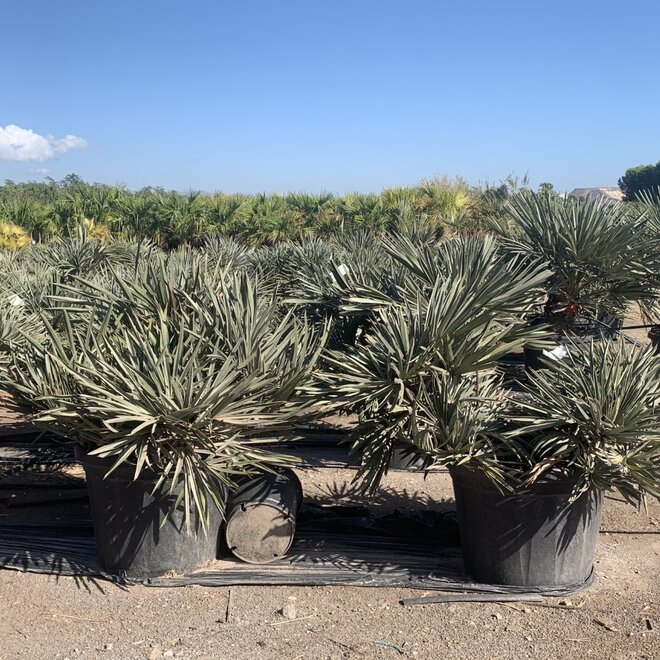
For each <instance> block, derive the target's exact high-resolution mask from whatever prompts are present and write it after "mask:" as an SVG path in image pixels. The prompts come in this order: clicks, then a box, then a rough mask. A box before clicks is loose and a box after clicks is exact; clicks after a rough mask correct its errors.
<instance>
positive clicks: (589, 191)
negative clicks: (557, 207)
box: [568, 188, 623, 202]
mask: <svg viewBox="0 0 660 660" xmlns="http://www.w3.org/2000/svg"><path fill="white" fill-rule="evenodd" d="M568 196H569V197H576V198H578V199H587V198H588V197H597V198H600V199H609V200H611V201H614V202H622V201H623V192H622V191H621V190H619V188H576V189H575V190H572V191H571V192H570V193H568Z"/></svg>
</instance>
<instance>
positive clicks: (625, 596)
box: [0, 470, 660, 660]
mask: <svg viewBox="0 0 660 660" xmlns="http://www.w3.org/2000/svg"><path fill="white" fill-rule="evenodd" d="M351 476H352V473H351V472H350V471H348V470H319V471H312V472H307V473H305V474H304V475H303V480H304V489H305V493H306V496H308V497H316V498H320V499H322V500H326V501H335V500H338V499H342V500H343V499H344V497H342V494H344V495H345V492H346V482H347V479H350V477H351ZM451 500H452V491H451V484H450V481H449V478H448V477H447V475H443V474H440V475H435V476H433V477H430V478H429V479H427V480H426V481H425V480H424V479H423V478H422V476H421V475H414V474H410V473H405V472H397V473H391V474H390V475H389V476H388V478H387V479H386V481H385V483H384V489H383V495H382V497H381V498H379V500H377V501H376V502H375V503H374V505H373V506H374V507H377V508H379V509H381V510H391V509H393V508H394V507H395V506H399V507H400V506H401V505H402V504H403V506H404V508H405V507H408V508H412V507H415V506H419V502H423V503H424V506H428V507H432V508H440V509H444V508H447V507H448V506H451V504H452V501H451ZM596 571H597V581H596V583H595V585H594V586H593V587H592V588H591V589H590V590H589V591H587V592H584V593H583V594H579V595H577V596H575V597H574V598H572V599H571V600H570V603H569V604H568V605H567V606H560V605H559V603H558V601H556V600H549V601H547V603H546V605H547V606H538V605H534V604H528V605H522V604H515V605H510V606H507V605H503V604H499V605H498V604H453V605H447V604H444V605H424V606H417V607H412V608H404V607H402V606H401V605H400V604H399V600H400V599H401V598H405V597H414V596H419V595H421V594H420V592H418V591H413V590H406V589H375V588H357V587H355V588H353V587H351V588H349V587H325V588H319V587H313V588H311V587H310V588H303V587H232V588H231V590H229V589H227V588H204V587H185V588H177V589H154V588H149V587H143V586H139V587H132V588H130V589H128V590H122V589H120V588H119V587H116V586H113V585H111V584H108V583H105V582H98V583H89V582H88V583H81V582H79V581H76V580H74V579H73V578H60V579H56V578H54V577H47V576H44V575H34V574H25V573H18V572H13V571H0V602H2V603H3V607H2V616H1V617H0V658H2V659H7V660H13V659H18V658H30V659H31V660H32V659H34V660H37V659H40V658H60V659H61V660H63V659H64V658H69V659H70V660H74V659H77V658H107V659H108V660H111V659H122V660H123V659H129V658H141V659H145V658H152V659H155V658H168V657H178V658H227V659H231V660H241V659H250V658H259V659H270V658H273V659H275V658H277V659H280V658H284V659H290V660H293V659H294V658H295V659H298V660H302V659H317V658H332V659H334V660H338V659H340V658H397V657H409V658H424V659H427V658H428V659H435V658H443V657H447V658H471V659H473V660H476V659H479V658H491V659H493V658H502V659H504V658H573V657H594V658H599V659H604V658H617V659H618V658H649V659H651V658H659V659H660V505H658V504H657V503H654V504H652V505H651V506H650V508H649V514H648V515H647V514H645V513H643V512H639V513H638V512H636V511H635V510H634V509H632V508H631V507H629V506H627V505H626V504H624V503H623V502H621V501H620V500H619V499H618V498H608V499H607V502H606V508H605V514H604V520H603V526H602V533H601V536H600V540H599V548H598V554H597V563H596ZM230 592H231V596H230ZM551 606H552V607H551ZM282 608H286V610H285V612H286V615H287V616H283V615H282V614H281V613H280V610H281V609H282Z"/></svg>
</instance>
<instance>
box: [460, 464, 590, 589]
mask: <svg viewBox="0 0 660 660" xmlns="http://www.w3.org/2000/svg"><path fill="white" fill-rule="evenodd" d="M451 477H452V480H453V482H454V493H455V496H456V506H457V509H458V521H459V531H460V536H461V549H462V553H463V562H464V564H465V570H466V572H467V573H468V574H469V575H471V576H472V578H473V579H474V580H476V581H477V582H484V583H488V584H503V585H517V586H524V587H547V588H549V589H550V588H558V587H563V588H567V589H579V588H580V587H582V586H584V585H585V584H586V583H587V581H588V580H589V578H590V576H591V573H592V569H593V559H594V551H595V548H596V541H597V538H598V530H599V527H600V516H601V509H602V501H603V494H602V491H599V490H591V491H589V492H587V493H585V494H584V495H582V496H581V497H579V498H578V499H577V500H575V501H574V502H571V501H570V493H571V489H572V486H573V484H574V483H575V481H574V480H573V479H568V478H561V477H552V476H547V477H546V478H544V479H543V480H541V481H539V482H537V483H536V484H534V485H533V486H531V487H530V488H529V489H528V490H526V491H525V492H520V493H516V494H502V493H500V492H499V491H498V490H497V489H496V488H495V487H494V486H493V485H492V484H491V483H490V481H488V479H487V478H486V477H484V476H483V474H481V473H480V472H476V471H473V470H468V469H466V468H454V469H452V470H451Z"/></svg>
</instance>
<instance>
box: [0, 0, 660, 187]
mask: <svg viewBox="0 0 660 660" xmlns="http://www.w3.org/2000/svg"><path fill="white" fill-rule="evenodd" d="M0 12H1V13H0V16H1V17H2V24H3V30H2V39H1V40H0V57H1V61H2V62H3V64H4V66H3V75H2V86H1V87H0V130H1V131H4V133H2V132H0V158H2V159H0V180H4V179H7V178H9V179H13V180H16V181H20V180H26V179H39V178H40V177H42V176H44V175H45V174H46V170H48V173H49V174H50V175H51V176H53V177H54V178H56V179H60V178H62V177H64V176H65V175H66V174H68V173H70V172H75V173H77V174H79V175H80V176H82V177H83V178H84V179H86V180H89V181H100V182H105V183H125V184H126V185H128V187H129V188H139V187H141V186H146V185H161V186H164V187H166V188H175V189H179V190H187V189H191V188H192V189H201V190H207V191H213V190H224V191H227V192H235V191H238V192H256V191H271V192H272V191H280V192H286V191H290V190H309V191H320V190H329V191H334V192H340V193H341V192H346V191H351V190H360V191H378V190H380V189H381V188H383V187H388V186H394V185H409V184H414V183H417V182H418V181H420V180H421V179H424V178H431V177H433V176H436V175H449V176H452V177H453V176H462V177H464V178H466V179H467V180H468V181H469V182H470V183H473V184H477V183H479V182H485V181H489V182H491V183H497V182H499V181H500V180H501V179H503V178H504V177H506V176H507V175H508V174H510V173H515V174H518V175H523V174H525V173H526V172H527V173H529V176H530V178H531V182H532V184H534V185H538V183H540V182H541V181H551V182H553V183H554V185H555V187H556V188H557V189H559V190H570V189H572V188H574V187H578V186H592V185H593V186H596V185H616V181H617V179H618V177H619V176H621V175H622V174H623V172H624V171H625V170H626V168H628V167H631V166H634V165H638V164H642V163H655V162H656V161H658V160H660V121H659V117H660V66H659V65H658V62H659V56H658V26H660V3H658V2H657V1H656V0H645V1H637V2H636V1H635V0H632V1H631V2H628V3H622V2H616V3H615V2H607V1H605V2H595V1H580V0H574V1H573V2H566V1H563V0H561V1H554V2H538V1H536V0H526V1H522V0H521V1H515V2H514V1H507V0H502V1H500V2H492V1H485V0H484V1H468V0H464V1H463V2H446V1H445V0H435V1H432V0H408V1H406V2H403V1H399V2H393V1H389V0H305V1H302V0H289V1H281V2H277V1H275V0H270V1H266V0H264V1H256V0H242V1H241V2H237V1H234V2H224V1H221V0H216V1H211V0H208V1H200V0H197V1H195V0H190V1H188V2H185V3H184V2H168V1H167V0H160V1H153V0H133V1H132V2H127V1H125V0H112V1H110V0H108V1H105V2H101V1H97V0H84V1H81V0H60V1H59V2H52V0H38V1H37V0H9V1H8V2H5V3H3V6H2V9H1V10H0ZM7 126H13V127H19V129H16V128H12V129H11V130H9V131H7V130H5V129H6V127H7ZM3 127H4V128H3ZM20 129H24V130H23V131H21V130H20ZM25 131H33V133H31V134H28V133H26V132H25ZM35 134H37V135H35ZM49 136H50V137H49ZM65 136H74V137H69V138H66V139H65ZM3 140H4V142H3ZM17 144H18V146H17ZM18 158H20V159H21V160H17V159H18Z"/></svg>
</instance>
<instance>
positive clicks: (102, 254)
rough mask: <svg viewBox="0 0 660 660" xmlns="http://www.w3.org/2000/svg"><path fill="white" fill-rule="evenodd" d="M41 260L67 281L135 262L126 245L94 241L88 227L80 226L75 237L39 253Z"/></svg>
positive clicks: (38, 258) (38, 256) (52, 245)
mask: <svg viewBox="0 0 660 660" xmlns="http://www.w3.org/2000/svg"><path fill="white" fill-rule="evenodd" d="M34 254H35V256H36V257H37V260H38V261H40V262H42V263H43V264H45V265H46V266H49V267H51V268H53V269H55V270H56V271H57V272H58V274H59V275H60V276H61V278H62V279H63V280H67V279H71V278H73V277H81V276H82V277H86V276H89V275H91V274H92V273H94V272H95V271H97V270H100V269H102V268H104V267H106V266H111V265H115V264H120V263H126V262H128V261H130V259H131V252H130V249H129V248H128V247H127V245H126V244H125V243H121V242H111V243H110V244H105V243H102V242H100V241H98V240H93V239H90V237H89V230H88V228H87V226H86V225H84V224H82V225H79V226H78V228H77V232H76V235H75V236H72V237H70V238H59V239H57V240H55V241H52V242H50V243H48V245H46V246H45V247H44V248H42V249H40V250H38V251H35V253H34Z"/></svg>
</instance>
